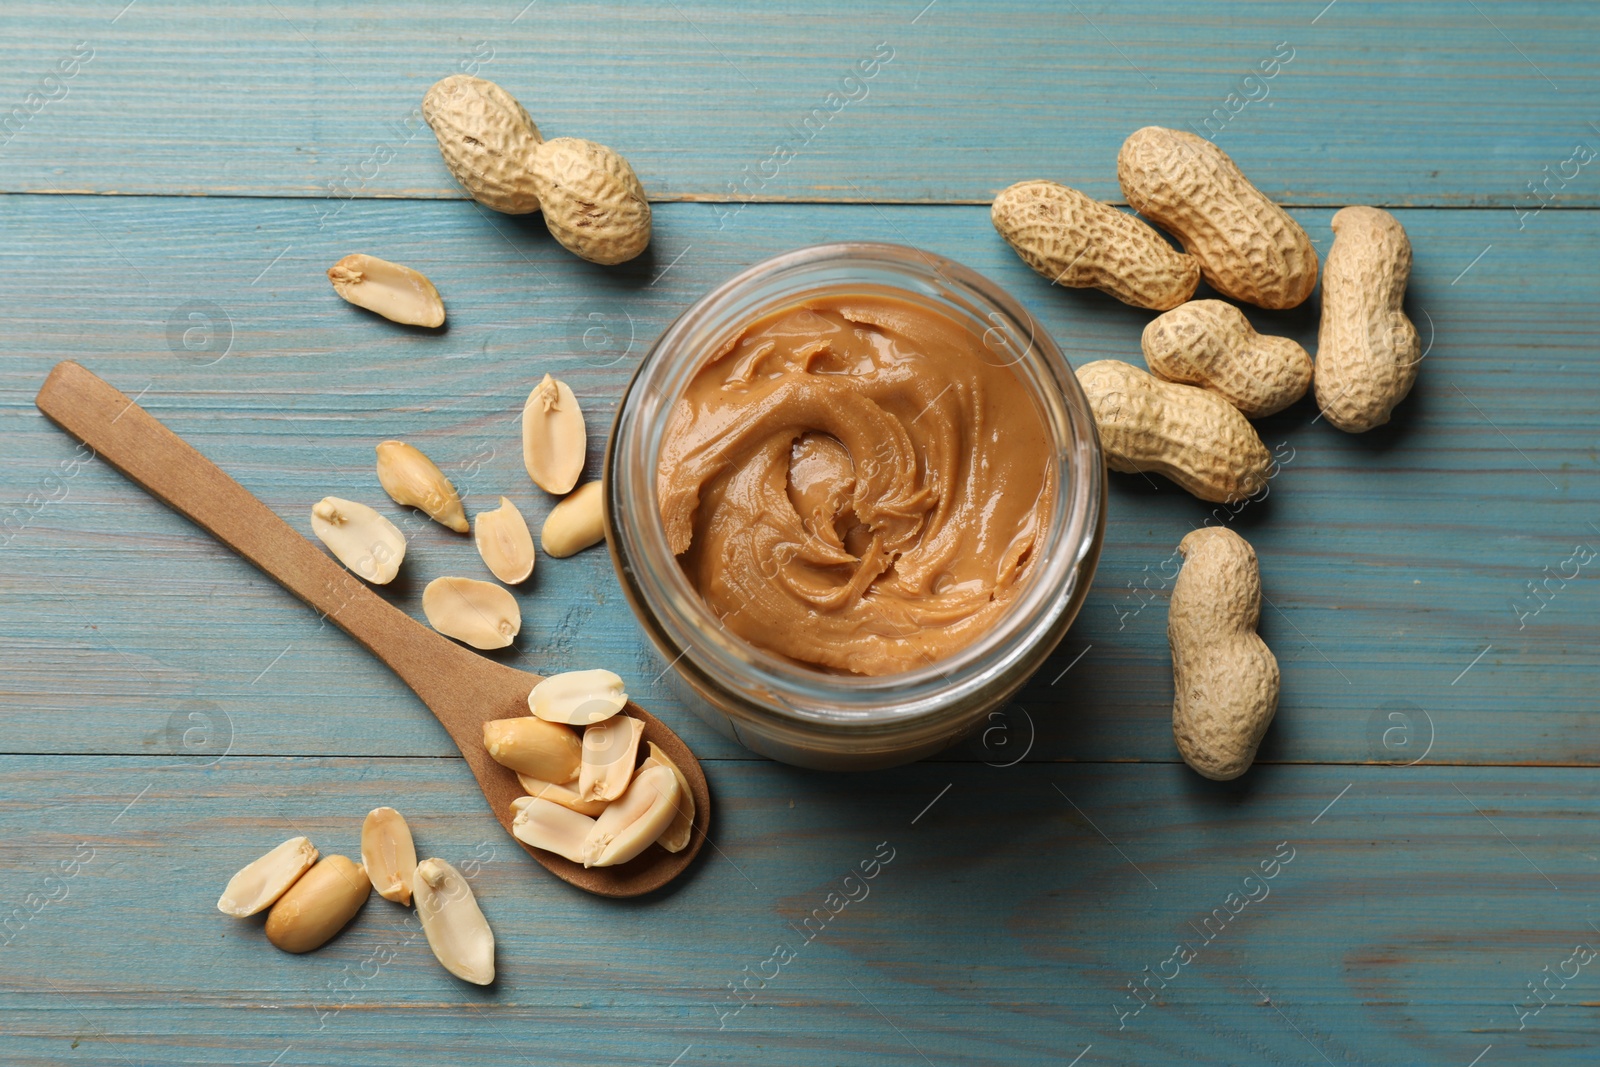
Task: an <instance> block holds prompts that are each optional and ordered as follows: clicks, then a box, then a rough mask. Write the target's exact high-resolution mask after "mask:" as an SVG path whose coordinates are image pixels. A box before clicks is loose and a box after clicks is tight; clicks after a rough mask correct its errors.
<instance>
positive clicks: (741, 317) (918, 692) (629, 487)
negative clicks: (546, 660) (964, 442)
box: [605, 241, 1105, 731]
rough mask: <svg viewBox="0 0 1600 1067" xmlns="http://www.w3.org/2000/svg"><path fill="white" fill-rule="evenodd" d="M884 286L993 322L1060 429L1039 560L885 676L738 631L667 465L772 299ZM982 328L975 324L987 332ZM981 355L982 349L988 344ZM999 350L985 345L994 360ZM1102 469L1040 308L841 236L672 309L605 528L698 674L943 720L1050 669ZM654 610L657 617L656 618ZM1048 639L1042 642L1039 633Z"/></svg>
mask: <svg viewBox="0 0 1600 1067" xmlns="http://www.w3.org/2000/svg"><path fill="white" fill-rule="evenodd" d="M868 287H870V288H874V289H879V288H888V289H892V290H898V291H899V292H903V293H904V294H905V295H906V296H908V297H911V298H913V299H915V300H918V301H919V302H921V303H924V304H928V303H932V304H933V305H935V306H936V307H937V308H938V309H940V310H942V311H944V312H945V313H946V314H949V315H951V316H952V317H953V318H956V319H957V320H958V321H962V320H964V321H965V323H966V324H968V325H976V326H977V327H978V329H979V330H981V331H982V337H983V340H984V344H985V347H986V349H987V350H988V351H990V352H993V353H995V355H996V357H997V358H998V359H1001V360H1003V361H1004V363H1003V364H1002V365H1008V366H1011V367H1013V368H1014V369H1015V371H1016V376H1017V378H1018V379H1019V381H1021V382H1022V384H1023V386H1024V388H1025V391H1026V392H1028V394H1029V395H1030V397H1031V398H1032V399H1033V400H1034V403H1035V405H1036V407H1037V408H1038V410H1039V415H1040V416H1041V419H1042V420H1043V422H1044V423H1045V425H1046V428H1047V430H1048V432H1049V434H1050V436H1051V438H1052V440H1053V442H1054V464H1055V472H1056V494H1055V501H1054V503H1053V507H1052V511H1051V514H1050V517H1049V521H1048V523H1047V524H1046V527H1045V532H1044V535H1043V540H1042V542H1041V544H1040V546H1039V548H1038V549H1037V550H1036V556H1035V563H1036V565H1035V566H1033V567H1031V568H1030V573H1029V574H1027V575H1026V576H1025V577H1024V580H1023V581H1024V588H1023V589H1022V591H1021V593H1020V595H1019V596H1018V597H1017V598H1016V599H1015V600H1014V601H1013V603H1012V604H1011V605H1010V606H1009V608H1008V609H1007V610H1006V611H1005V612H1003V613H1002V614H1001V616H1000V618H999V621H998V622H997V623H996V625H995V626H994V627H993V629H992V630H991V631H990V632H989V633H987V634H985V635H983V636H981V637H979V638H978V639H977V640H975V641H973V642H971V643H970V644H968V645H965V646H963V647H962V648H960V649H957V650H956V651H954V652H952V653H950V654H949V655H947V656H945V657H943V658H941V659H938V660H935V661H932V662H930V663H928V664H925V665H920V666H918V667H914V668H912V669H910V670H907V671H901V672H896V673H893V674H885V675H855V674H846V673H836V672H829V671H826V670H823V669H819V668H816V667H811V666H807V665H805V664H800V663H797V662H795V661H793V660H790V659H788V658H786V657H783V656H781V655H778V654H776V653H772V652H769V651H767V650H765V649H762V648H759V647H757V646H755V645H753V644H751V643H750V642H748V641H746V640H745V639H743V638H741V637H738V636H737V635H735V634H733V633H732V632H731V631H729V630H727V629H726V628H725V627H723V626H721V625H720V623H719V622H718V620H717V619H716V618H715V617H714V616H713V615H712V613H711V611H710V609H709V608H708V607H707V606H706V604H705V601H704V600H703V599H702V598H701V596H700V594H699V593H698V592H697V591H696V590H695V589H694V588H693V587H692V586H691V585H690V583H689V581H688V578H687V576H686V575H685V574H684V573H683V569H682V567H681V565H680V564H679V562H678V560H677V558H676V557H675V556H674V555H673V554H672V552H671V550H670V548H669V546H668V543H667V537H666V528H665V524H664V523H663V522H662V521H661V516H660V504H659V499H658V495H657V479H656V468H657V463H658V461H659V454H660V447H661V440H662V437H663V435H664V432H665V426H666V423H667V416H668V415H669V414H670V411H671V409H672V404H673V401H674V400H675V399H676V397H677V396H678V395H679V394H680V393H681V391H682V386H683V385H684V384H686V382H687V378H688V377H689V376H690V375H692V374H693V373H695V372H696V371H698V370H699V369H700V368H701V367H702V366H703V365H704V363H705V360H706V359H707V358H708V355H709V353H711V352H714V351H716V350H717V347H718V341H719V340H722V339H726V338H727V337H728V336H730V335H731V334H732V333H733V332H735V331H736V330H738V329H739V328H741V327H742V326H744V325H746V324H748V322H749V321H750V320H751V318H753V317H755V316H756V315H758V314H760V313H762V312H763V311H764V310H772V309H776V308H778V307H781V306H782V304H783V303H784V302H785V301H798V300H801V299H803V298H804V297H805V296H806V295H810V294H814V293H817V292H820V291H835V292H844V291H860V290H861V289H863V288H868ZM985 323H987V328H985V327H984V324H985ZM975 332H976V331H975ZM980 355H981V353H980ZM984 358H986V359H987V357H984ZM1104 481H1105V477H1104V466H1103V462H1102V460H1101V455H1100V445H1099V438H1098V435H1097V433H1096V430H1095V424H1094V419H1093V416H1092V414H1091V413H1090V411H1089V406H1088V401H1087V399H1086V398H1085V397H1084V394H1083V391H1082V389H1081V388H1080V387H1079V385H1078V381H1077V378H1076V376H1075V375H1074V374H1073V373H1072V369H1071V367H1070V365H1069V364H1068V363H1067V360H1066V358H1065V356H1064V355H1063V354H1062V353H1061V350H1060V348H1059V347H1058V346H1057V345H1056V343H1055V341H1054V340H1053V339H1052V338H1051V337H1050V336H1049V334H1048V333H1047V332H1045V330H1044V329H1043V328H1042V327H1041V326H1039V325H1038V324H1037V323H1036V322H1035V320H1034V319H1033V316H1032V315H1030V314H1029V313H1028V311H1027V310H1026V309H1025V308H1024V307H1023V306H1022V305H1021V304H1020V303H1019V302H1017V301H1016V300H1015V299H1014V298H1013V297H1011V296H1010V295H1009V294H1008V293H1006V292H1005V291H1004V290H1003V289H1001V288H1000V287H999V286H998V285H996V284H995V283H994V282H992V281H990V280H989V279H988V278H985V277H984V276H983V275H981V274H979V273H977V272H976V271H974V270H972V269H971V268H969V267H966V266H964V265H962V264H960V263H957V262H956V261H954V260H951V259H948V258H946V257H944V256H939V255H937V254H935V253H931V252H926V251H924V250H921V249H917V248H912V247H909V246H905V245H897V244H884V243H877V242H859V241H852V242H838V243H831V244H822V245H812V246H808V247H804V248H799V249H795V250H793V251H790V252H785V253H782V254H780V255H778V256H775V257H772V258H770V259H767V260H763V261H762V262H759V263H756V264H754V265H753V266H751V267H748V268H746V269H745V270H743V271H741V272H739V273H738V274H735V275H734V276H733V277H731V278H729V279H728V280H727V281H724V282H723V283H722V284H720V285H718V286H716V287H715V288H713V289H712V290H711V291H710V292H709V293H707V294H706V295H704V296H703V297H701V298H700V299H699V300H698V301H696V302H695V303H694V304H693V305H691V306H690V307H689V308H688V309H687V310H685V311H684V312H683V314H682V315H680V316H679V317H678V318H677V319H676V320H675V321H674V322H672V323H671V324H670V325H669V326H668V327H667V329H666V330H665V331H664V332H663V333H662V335H661V336H660V337H659V338H658V339H657V340H656V342H655V344H654V345H652V346H651V348H650V350H649V351H648V352H647V353H646V354H645V356H644V358H643V360H642V361H641V363H640V365H639V367H638V369H637V370H636V371H635V373H634V375H633V378H632V380H631V381H630V382H629V384H628V387H627V389H626V390H625V391H624V393H623V396H622V399H621V401H620V402H619V404H618V406H617V413H616V417H615V420H614V421H613V424H612V429H611V435H610V439H609V441H608V444H607V449H606V460H605V482H606V491H605V497H606V526H607V534H608V542H609V544H610V550H611V553H612V556H613V559H614V561H615V562H616V564H617V571H618V575H619V578H620V579H621V580H622V583H623V586H624V590H625V592H627V593H628V596H629V600H630V602H631V603H632V604H633V607H634V610H635V612H636V613H637V614H638V615H639V616H640V621H641V623H642V624H644V627H645V630H646V632H647V633H648V634H649V636H650V638H651V640H652V641H653V642H654V643H655V644H656V646H657V648H658V651H660V652H661V654H662V655H663V657H664V659H665V660H666V661H668V662H669V663H670V665H671V666H670V667H669V669H677V670H679V671H680V673H683V674H685V676H686V678H687V677H688V676H689V675H691V674H692V675H693V678H692V679H691V682H692V684H693V683H698V684H699V685H701V686H710V687H712V688H714V689H716V690H718V691H720V692H724V693H728V694H731V695H733V696H734V697H736V698H740V699H741V702H742V703H743V704H744V705H745V706H747V707H752V708H758V709H760V710H761V711H763V712H766V713H768V714H771V715H773V716H776V717H778V718H780V719H787V720H791V721H795V722H802V723H805V724H807V725H810V726H823V727H829V726H831V727H837V728H840V729H846V730H852V731H856V730H873V729H875V728H896V727H903V726H904V725H905V724H906V723H907V722H908V721H910V720H921V719H930V720H941V719H943V718H945V717H947V715H950V714H954V713H955V712H957V711H958V710H959V708H960V707H962V706H963V705H965V704H968V703H970V702H971V700H972V699H973V697H974V696H976V695H978V694H981V693H982V692H984V691H986V690H988V689H990V688H992V687H993V686H994V685H996V684H999V683H1000V680H1002V679H1008V678H1009V679H1013V682H1012V685H1013V688H1014V687H1015V686H1017V685H1020V684H1021V681H1022V680H1025V677H1026V675H1023V677H1022V678H1020V679H1019V678H1015V676H1016V674H1017V673H1018V667H1019V665H1021V664H1025V663H1031V666H1029V667H1028V668H1027V673H1028V674H1031V672H1032V669H1033V668H1036V667H1037V666H1038V663H1039V661H1041V660H1042V658H1043V656H1044V655H1046V654H1048V652H1049V651H1050V649H1051V648H1053V647H1054V644H1055V642H1056V641H1058V640H1059V638H1060V636H1061V635H1062V634H1063V633H1064V632H1065V629H1066V625H1065V624H1064V623H1063V622H1062V619H1061V617H1062V615H1063V614H1064V613H1068V612H1069V611H1070V614H1068V615H1067V620H1066V621H1067V622H1070V619H1071V616H1072V615H1075V614H1076V612H1077V609H1078V608H1079V607H1080V606H1081V604H1082V601H1083V595H1084V593H1085V592H1086V590H1087V588H1088V584H1089V581H1090V579H1091V578H1092V577H1093V570H1094V564H1095V561H1096V558H1097V555H1098V550H1099V540H1100V534H1101V530H1102V528H1103V518H1104V494H1105V486H1104ZM647 614H648V616H649V617H648V618H647V617H646V615H647ZM1043 641H1048V642H1049V646H1050V647H1049V648H1044V649H1043V650H1042V652H1041V651H1040V650H1039V648H1038V646H1039V645H1040V643H1041V642H1043Z"/></svg>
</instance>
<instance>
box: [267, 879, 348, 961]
mask: <svg viewBox="0 0 1600 1067" xmlns="http://www.w3.org/2000/svg"><path fill="white" fill-rule="evenodd" d="M371 892H372V883H371V882H369V881H368V880H367V872H366V871H365V870H363V869H362V868H360V867H357V866H356V865H355V864H354V863H351V862H350V860H349V858H348V857H345V856H328V857H326V858H324V859H323V860H322V861H321V862H320V863H318V864H317V865H316V866H315V867H313V868H311V869H310V870H309V871H307V872H306V873H305V874H303V875H301V877H300V879H299V880H298V881H296V882H295V883H294V885H292V886H290V887H289V891H288V892H287V893H285V894H284V895H283V896H282V897H280V898H278V902H277V903H276V904H274V905H272V910H271V911H270V912H268V913H267V925H266V934H267V940H268V941H271V942H272V943H273V944H274V945H276V946H277V947H278V948H281V949H282V950H283V951H285V952H310V951H311V950H312V949H314V948H321V947H322V946H323V945H325V944H327V943H328V942H329V941H330V940H332V938H333V936H334V935H335V934H337V933H338V932H339V931H340V930H343V929H344V928H345V925H346V924H347V923H349V921H350V920H351V919H353V918H355V916H356V912H358V911H360V910H361V905H363V904H365V903H366V902H367V897H368V896H369V895H370V894H371Z"/></svg>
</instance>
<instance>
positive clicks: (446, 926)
mask: <svg viewBox="0 0 1600 1067" xmlns="http://www.w3.org/2000/svg"><path fill="white" fill-rule="evenodd" d="M413 889H414V890H415V892H416V899H417V918H418V919H420V920H421V921H422V932H423V933H424V934H426V935H427V937H428V947H429V948H431V949H433V954H434V956H435V957H437V958H438V960H439V962H440V963H442V964H444V969H445V970H447V971H449V972H450V973H451V974H453V975H455V976H456V977H457V978H460V979H461V980H462V981H466V982H471V983H473V984H474V985H488V984H489V983H490V982H493V981H494V931H493V930H490V929H489V920H487V919H485V918H484V917H483V909H482V908H480V907H478V899H477V897H475V896H473V895H472V886H470V885H468V884H467V880H466V879H465V878H464V877H462V875H461V872H460V871H458V870H456V869H455V868H454V867H452V866H450V864H448V863H446V862H445V861H444V860H441V859H426V860H423V861H422V862H421V863H419V864H417V876H416V879H415V880H414V882H413Z"/></svg>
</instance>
